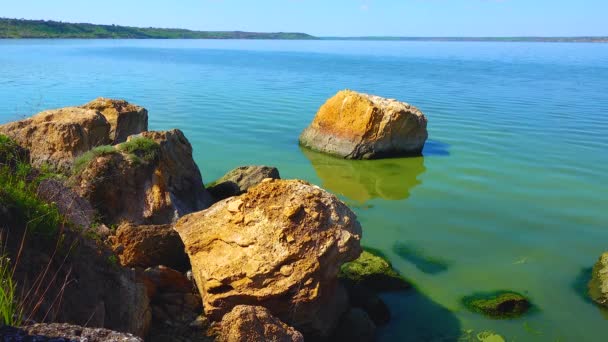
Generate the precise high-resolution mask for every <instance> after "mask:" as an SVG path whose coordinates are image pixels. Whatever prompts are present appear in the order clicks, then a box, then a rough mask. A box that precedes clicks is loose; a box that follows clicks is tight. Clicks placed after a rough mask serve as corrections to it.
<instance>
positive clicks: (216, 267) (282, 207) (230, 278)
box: [176, 180, 361, 334]
mask: <svg viewBox="0 0 608 342" xmlns="http://www.w3.org/2000/svg"><path fill="white" fill-rule="evenodd" d="M176 230H177V231H178V232H179V234H180V236H181V237H182V240H183V241H184V244H185V245H186V251H187V252H188V254H189V256H190V261H191V264H192V270H193V274H194V278H195V279H196V283H197V285H198V287H199V290H200V292H201V295H202V297H203V299H204V307H205V312H206V313H207V314H208V315H209V316H210V317H211V318H212V319H214V320H219V319H220V318H221V317H222V316H223V315H224V314H225V313H227V312H229V311H230V310H231V309H232V308H233V307H234V306H236V305H239V304H247V305H261V306H264V307H266V308H268V309H269V310H270V311H271V312H272V313H273V314H274V315H276V316H277V317H279V318H280V319H281V320H283V321H285V322H286V323H288V324H291V325H293V326H295V327H296V328H298V329H301V331H303V332H304V333H307V332H308V331H310V330H312V331H315V332H316V333H320V334H325V333H327V329H325V328H323V329H322V330H323V331H318V330H319V329H317V328H316V327H317V326H318V325H317V322H316V321H317V320H318V319H319V317H321V316H323V315H320V312H321V311H322V309H323V306H324V305H327V303H330V302H331V300H332V298H331V297H332V296H334V295H335V294H336V291H337V288H338V287H337V275H338V271H339V268H340V265H342V264H343V263H344V262H347V261H351V260H354V259H356V258H357V257H358V256H359V254H360V253H361V246H360V238H361V226H360V224H359V222H358V221H357V219H356V216H355V214H354V213H353V212H352V211H351V210H350V209H349V208H348V207H347V206H346V205H345V204H344V203H342V202H341V201H339V200H338V199H337V198H336V197H335V196H333V195H331V194H329V193H328V192H326V191H324V190H322V189H320V188H318V187H316V186H313V185H310V184H308V183H306V182H304V181H299V180H267V181H264V182H262V183H261V184H259V185H258V186H256V187H253V188H251V189H249V191H248V192H247V193H245V194H243V195H241V196H239V197H231V198H228V199H225V200H223V201H220V202H218V203H216V204H215V205H213V206H212V207H211V208H209V209H207V210H204V211H201V212H198V213H194V214H190V215H187V216H185V217H183V218H181V219H180V220H179V221H178V223H177V225H176ZM339 314H341V312H340V313H339ZM336 319H337V317H324V318H323V320H324V321H325V322H323V324H321V325H322V326H323V327H327V326H332V324H333V323H335V320H336Z"/></svg>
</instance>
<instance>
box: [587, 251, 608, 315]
mask: <svg viewBox="0 0 608 342" xmlns="http://www.w3.org/2000/svg"><path fill="white" fill-rule="evenodd" d="M589 296H591V299H592V300H593V301H594V302H596V303H598V304H600V305H602V306H605V307H608V252H606V253H604V254H602V255H601V256H600V258H599V260H598V261H597V262H596V263H595V266H593V274H592V276H591V281H590V282H589Z"/></svg>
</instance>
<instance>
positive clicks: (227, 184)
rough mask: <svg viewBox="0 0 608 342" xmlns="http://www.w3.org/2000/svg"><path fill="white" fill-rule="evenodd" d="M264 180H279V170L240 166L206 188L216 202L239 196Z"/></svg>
mask: <svg viewBox="0 0 608 342" xmlns="http://www.w3.org/2000/svg"><path fill="white" fill-rule="evenodd" d="M266 178H272V179H280V178H281V176H280V175H279V170H278V169H277V168H276V167H270V166H258V165H250V166H241V167H237V168H236V169H234V170H231V171H229V172H228V173H227V174H225V175H224V176H222V177H221V178H220V179H218V180H216V181H215V182H213V183H212V184H211V185H209V186H208V187H207V190H208V191H209V193H211V195H212V196H213V198H215V200H216V201H219V200H223V199H226V198H228V197H232V196H238V195H241V194H243V193H245V192H247V190H249V188H251V187H253V186H256V185H258V184H260V183H261V182H262V180H264V179H266Z"/></svg>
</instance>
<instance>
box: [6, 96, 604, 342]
mask: <svg viewBox="0 0 608 342" xmlns="http://www.w3.org/2000/svg"><path fill="white" fill-rule="evenodd" d="M349 108H350V109H349ZM357 120H359V121H357ZM353 122H354V124H353ZM426 124H427V119H426V117H425V116H424V115H423V114H422V112H420V111H419V110H418V109H416V108H415V107H413V106H410V105H407V104H403V103H400V102H397V101H396V100H387V99H382V98H379V97H375V96H371V95H366V94H359V93H355V92H352V91H343V92H340V93H338V94H337V95H336V96H335V97H334V98H332V99H330V100H329V101H328V103H326V104H325V105H324V106H323V107H321V109H320V111H319V114H318V115H317V117H316V118H315V120H314V121H313V123H312V124H311V126H310V127H309V128H307V129H306V130H305V131H304V133H303V134H302V137H301V138H300V143H301V144H302V145H304V146H308V147H311V148H313V149H316V150H318V151H323V152H326V153H330V154H334V155H339V156H341V157H343V158H347V159H370V158H378V157H382V156H387V155H409V154H420V153H421V152H422V148H423V146H424V142H425V141H426V139H427V136H428V134H427V132H426ZM0 171H1V173H0V182H2V183H0V184H1V185H3V188H0V231H1V235H0V239H1V240H0V241H1V242H2V245H4V246H6V247H5V250H4V251H3V253H4V255H3V256H2V260H3V262H4V260H10V267H11V268H12V269H13V271H12V272H11V276H12V277H13V278H14V279H10V280H11V281H14V282H16V283H17V284H19V288H20V289H21V290H19V291H17V292H16V293H15V298H14V301H16V302H17V304H18V310H17V313H18V314H19V316H20V317H19V318H20V319H19V320H11V322H15V324H13V325H18V327H9V326H4V327H2V328H0V336H3V337H4V341H47V340H48V341H51V340H52V341H142V340H145V341H184V342H185V341H213V340H217V341H262V340H267V341H304V340H306V341H374V340H375V337H376V329H377V327H378V326H382V325H385V324H387V323H388V322H389V321H390V318H391V313H390V310H389V308H388V306H387V305H386V303H384V302H383V300H382V299H381V298H380V296H379V294H380V293H383V292H388V291H415V290H414V289H413V288H412V286H411V284H410V282H408V281H407V280H406V279H405V278H404V277H403V276H402V275H400V274H399V273H398V272H397V271H396V270H395V269H393V267H392V265H391V263H390V261H388V260H387V259H386V258H385V257H384V256H382V254H381V253H379V252H378V251H374V250H371V249H365V250H364V248H363V247H362V246H361V238H362V235H363V231H364V229H363V228H362V227H361V224H360V223H359V221H358V220H357V217H356V214H355V213H354V212H353V211H352V210H351V209H350V208H349V207H348V206H347V205H346V204H345V203H343V202H342V201H341V200H340V199H338V198H337V197H336V196H335V195H333V194H331V193H330V192H328V191H326V190H324V189H322V188H320V187H318V186H316V185H313V184H310V183H307V182H305V181H302V180H286V179H281V177H280V174H279V170H277V169H276V168H273V167H269V166H243V167H239V168H237V169H234V170H231V171H229V172H228V173H227V174H226V175H225V176H223V177H221V178H220V179H218V180H217V181H215V182H213V183H209V184H207V186H205V185H204V182H203V177H202V176H201V172H200V170H199V167H198V166H197V165H196V163H195V162H194V160H193V158H192V146H191V145H190V143H189V141H188V139H187V138H186V137H185V135H184V134H183V133H182V132H181V131H180V130H178V129H173V130H169V131H148V111H147V110H146V109H145V108H143V107H140V106H137V105H133V104H130V103H128V102H126V101H122V100H111V99H104V98H99V99H96V100H94V101H92V102H90V103H88V104H85V105H83V106H79V107H68V108H61V109H56V110H49V111H44V112H42V113H39V114H37V115H35V116H33V117H31V118H28V119H25V120H22V121H18V122H13V123H8V124H5V125H0ZM403 253H405V252H403ZM605 259H606V257H605V256H603V257H602V259H601V260H600V261H599V262H598V265H597V266H596V269H595V270H594V279H593V280H592V283H591V285H590V286H592V294H593V299H594V300H595V301H596V302H598V303H600V304H602V305H606V298H607V297H608V296H606V292H607V291H606V286H605V285H606V284H605V283H606V281H605V280H606V279H605V278H606V277H605V272H604V264H606V262H605V261H606V260H605ZM0 266H1V264H0ZM3 281H4V280H3ZM463 303H464V305H465V306H466V307H468V308H469V310H471V311H473V312H478V313H480V314H484V315H487V316H489V317H492V318H500V319H503V318H512V317H517V316H520V315H522V314H525V313H526V312H527V311H529V310H530V309H533V305H532V304H531V302H530V301H529V300H528V299H527V298H525V297H524V296H523V295H521V294H518V293H515V292H512V291H498V292H496V293H484V294H473V295H471V296H468V297H466V298H464V299H463Z"/></svg>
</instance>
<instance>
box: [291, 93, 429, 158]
mask: <svg viewBox="0 0 608 342" xmlns="http://www.w3.org/2000/svg"><path fill="white" fill-rule="evenodd" d="M426 125H427V119H426V117H425V116H424V114H423V113H422V112H421V111H420V110H418V108H416V107H414V106H411V105H409V104H407V103H404V102H399V101H397V100H394V99H386V98H383V97H379V96H374V95H369V94H363V93H358V92H355V91H352V90H343V91H340V92H338V93H337V94H336V95H335V96H334V97H332V98H330V99H329V100H327V102H326V103H325V104H324V105H323V106H321V108H320V109H319V111H318V112H317V115H316V116H315V118H314V120H313V122H312V123H311V124H310V126H308V127H307V128H306V129H305V130H304V132H302V135H301V136H300V144H301V145H302V146H304V147H308V148H310V149H313V150H316V151H320V152H324V153H328V154H332V155H336V156H339V157H342V158H346V159H378V158H383V157H394V156H405V155H420V154H421V153H422V148H423V147H424V143H425V142H426V139H427V137H428V133H427V130H426Z"/></svg>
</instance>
